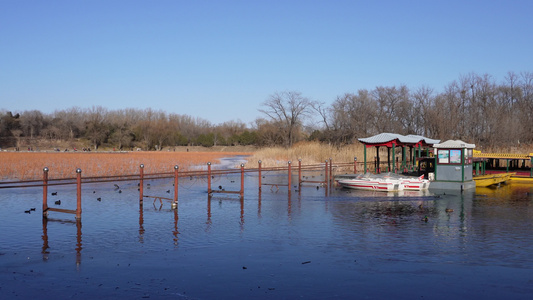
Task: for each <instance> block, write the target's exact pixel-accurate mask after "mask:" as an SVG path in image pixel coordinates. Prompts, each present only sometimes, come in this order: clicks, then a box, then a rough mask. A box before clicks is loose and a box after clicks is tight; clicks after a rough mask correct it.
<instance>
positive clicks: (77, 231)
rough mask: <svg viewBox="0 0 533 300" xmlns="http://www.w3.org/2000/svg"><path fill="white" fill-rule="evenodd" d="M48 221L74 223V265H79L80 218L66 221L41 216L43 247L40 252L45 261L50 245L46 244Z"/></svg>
mask: <svg viewBox="0 0 533 300" xmlns="http://www.w3.org/2000/svg"><path fill="white" fill-rule="evenodd" d="M48 222H60V223H70V224H72V223H76V248H75V250H76V266H79V265H80V264H81V250H82V249H83V247H82V245H83V244H82V239H81V219H77V220H76V221H68V220H55V219H50V218H43V235H42V237H41V238H42V240H43V247H42V250H41V254H42V255H43V261H47V260H48V258H49V255H50V251H49V250H48V249H50V246H49V244H48Z"/></svg>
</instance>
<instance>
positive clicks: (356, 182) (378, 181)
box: [337, 174, 429, 192]
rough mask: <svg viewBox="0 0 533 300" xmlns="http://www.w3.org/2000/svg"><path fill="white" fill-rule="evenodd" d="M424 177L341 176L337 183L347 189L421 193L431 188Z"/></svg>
mask: <svg viewBox="0 0 533 300" xmlns="http://www.w3.org/2000/svg"><path fill="white" fill-rule="evenodd" d="M423 178H424V177H423V176H421V177H405V176H397V175H384V176H383V175H370V174H364V175H359V176H355V175H354V176H349V175H348V176H339V179H338V180H337V182H338V183H339V185H341V186H342V187H345V188H350V189H358V190H370V191H383V192H397V191H403V190H410V191H421V190H427V189H428V188H429V180H427V179H423Z"/></svg>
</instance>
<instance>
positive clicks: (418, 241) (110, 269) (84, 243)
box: [0, 173, 533, 299]
mask: <svg viewBox="0 0 533 300" xmlns="http://www.w3.org/2000/svg"><path fill="white" fill-rule="evenodd" d="M284 180H286V178H285V177H284V176H278V175H276V174H274V173H271V174H265V178H264V179H263V183H276V182H283V181H284ZM257 182H258V178H257V176H253V175H247V176H246V178H245V187H246V190H245V195H244V199H243V200H241V199H240V198H239V197H238V195H228V194H215V195H214V196H213V197H212V198H209V197H208V196H207V193H206V190H207V183H206V180H205V179H198V178H186V179H181V178H180V184H179V207H178V210H172V209H171V207H170V204H169V203H168V202H164V203H163V205H161V204H160V203H159V201H156V202H155V203H153V199H148V198H145V201H144V205H143V207H140V206H139V201H138V198H139V194H138V193H139V192H138V190H137V183H136V182H122V183H118V184H120V186H121V187H120V190H116V189H115V188H114V186H113V183H102V184H91V185H89V184H88V185H84V186H83V190H82V193H83V196H82V199H83V215H82V221H81V223H77V222H75V221H74V220H75V219H74V215H71V214H62V213H57V212H51V213H50V218H49V221H48V222H43V219H42V214H41V212H42V189H40V188H25V189H8V190H0V204H1V209H0V295H1V296H0V298H2V299H24V298H30V297H32V298H33V297H39V298H45V299H52V298H55V299H65V298H78V299H90V298H95V297H98V298H100V299H115V298H128V299H146V298H151V299H295V298H303V299H338V298H343V299H348V298H349V299H465V298H472V297H474V298H483V299H532V297H533V256H532V254H533V241H532V237H533V226H532V220H533V185H531V186H528V185H519V184H510V185H506V186H502V187H500V188H498V189H487V188H485V189H477V190H472V191H467V192H464V193H460V192H451V191H440V192H439V191H436V192H433V191H432V192H431V193H419V192H410V193H408V192H405V193H400V194H386V193H372V192H364V191H354V190H344V189H335V188H334V189H332V190H328V191H326V189H325V188H324V187H319V188H318V189H317V187H316V185H312V184H310V185H309V186H307V187H305V188H302V189H301V190H300V191H297V190H295V188H294V187H292V188H291V190H292V191H291V193H290V195H289V193H288V192H287V187H283V186H280V187H279V191H277V190H276V188H273V189H272V190H271V189H270V186H263V191H262V192H261V193H260V192H259V191H258V188H257ZM293 182H295V179H293ZM149 183H150V187H149V188H148V187H146V188H145V194H147V195H154V196H163V197H169V198H172V195H173V194H172V193H173V187H172V180H171V179H167V180H158V181H150V182H149ZM239 183H240V177H239V176H236V177H232V176H223V177H217V178H215V179H214V180H213V188H214V189H218V187H219V186H222V188H223V189H225V190H238V189H239V186H238V185H239ZM168 190H170V193H167V191H168ZM119 191H121V192H119ZM49 192H57V196H51V195H49V196H48V198H49V205H50V206H56V205H54V201H56V200H59V199H61V200H62V204H61V206H60V207H62V208H71V209H75V205H76V188H75V186H62V187H53V188H50V189H49ZM97 198H101V201H97V200H96V199H97ZM33 207H34V208H36V211H32V212H31V213H29V214H28V213H26V212H25V211H26V210H29V209H30V208H33ZM451 210H453V211H451ZM426 217H427V222H426V221H425V219H426Z"/></svg>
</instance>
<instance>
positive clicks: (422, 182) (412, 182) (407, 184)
mask: <svg viewBox="0 0 533 300" xmlns="http://www.w3.org/2000/svg"><path fill="white" fill-rule="evenodd" d="M402 185H403V189H404V190H411V191H421V190H427V189H429V180H427V179H424V176H423V175H422V176H420V177H418V178H405V179H402Z"/></svg>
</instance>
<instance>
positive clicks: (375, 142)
mask: <svg viewBox="0 0 533 300" xmlns="http://www.w3.org/2000/svg"><path fill="white" fill-rule="evenodd" d="M358 140H359V142H361V143H363V144H364V145H365V147H364V156H365V157H364V166H365V173H366V172H367V171H368V168H367V148H371V147H376V159H375V170H376V173H380V172H381V168H380V157H379V148H380V147H387V153H388V155H387V158H388V160H387V162H388V163H387V171H390V172H397V171H398V170H402V171H407V170H408V169H412V168H414V167H415V166H416V163H415V162H416V159H417V158H420V157H422V153H423V152H425V156H429V153H430V148H432V147H433V145H434V144H438V143H440V140H434V139H430V138H427V137H424V136H420V135H412V134H410V135H401V134H396V133H380V134H378V135H375V136H371V137H368V138H360V139H358ZM396 147H400V148H401V151H402V160H401V164H400V166H398V161H396ZM407 149H409V151H410V152H409V157H408V156H407V153H406V152H407V151H406V150H407ZM391 150H392V161H391Z"/></svg>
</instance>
